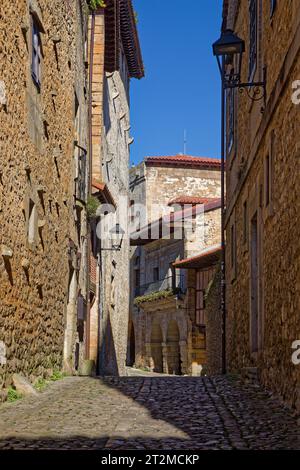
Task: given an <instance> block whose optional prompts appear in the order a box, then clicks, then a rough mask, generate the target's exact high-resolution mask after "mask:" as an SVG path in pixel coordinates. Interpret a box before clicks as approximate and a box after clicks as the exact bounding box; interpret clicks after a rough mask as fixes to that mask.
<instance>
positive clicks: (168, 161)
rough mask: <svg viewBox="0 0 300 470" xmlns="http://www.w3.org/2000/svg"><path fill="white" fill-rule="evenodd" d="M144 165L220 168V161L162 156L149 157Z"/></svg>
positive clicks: (183, 156) (204, 158)
mask: <svg viewBox="0 0 300 470" xmlns="http://www.w3.org/2000/svg"><path fill="white" fill-rule="evenodd" d="M145 164H146V165H151V166H152V165H168V166H173V165H174V166H178V165H183V166H195V167H202V168H203V167H205V168H206V167H213V168H218V169H220V168H221V160H220V159H218V158H208V157H193V156H190V155H163V156H153V157H152V156H149V157H146V158H145Z"/></svg>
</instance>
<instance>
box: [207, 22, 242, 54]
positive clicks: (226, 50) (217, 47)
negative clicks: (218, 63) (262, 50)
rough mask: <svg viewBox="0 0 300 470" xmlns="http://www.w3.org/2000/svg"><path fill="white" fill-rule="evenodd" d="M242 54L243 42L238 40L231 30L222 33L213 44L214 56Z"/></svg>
mask: <svg viewBox="0 0 300 470" xmlns="http://www.w3.org/2000/svg"><path fill="white" fill-rule="evenodd" d="M243 52H245V41H244V40H243V39H241V38H239V37H238V36H237V35H236V34H235V33H234V32H233V31H232V30H231V29H227V30H226V31H224V32H223V33H222V35H221V37H220V39H218V40H217V41H216V42H215V43H214V44H213V53H214V55H215V56H226V55H233V54H242V53H243Z"/></svg>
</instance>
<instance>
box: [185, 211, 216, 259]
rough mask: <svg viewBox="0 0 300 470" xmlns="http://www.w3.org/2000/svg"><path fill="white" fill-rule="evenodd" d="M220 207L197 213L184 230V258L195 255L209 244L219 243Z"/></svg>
mask: <svg viewBox="0 0 300 470" xmlns="http://www.w3.org/2000/svg"><path fill="white" fill-rule="evenodd" d="M220 231H221V209H214V210H211V211H208V212H203V213H202V214H199V215H197V217H196V218H195V221H194V223H193V225H192V226H191V227H187V229H186V230H185V242H184V249H185V254H184V257H185V258H190V257H192V256H196V255H198V254H199V253H201V251H203V250H205V249H207V248H209V247H210V246H214V245H218V244H220Z"/></svg>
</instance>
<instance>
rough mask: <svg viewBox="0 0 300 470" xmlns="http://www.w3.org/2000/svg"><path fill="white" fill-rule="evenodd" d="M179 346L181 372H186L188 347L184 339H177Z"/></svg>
mask: <svg viewBox="0 0 300 470" xmlns="http://www.w3.org/2000/svg"><path fill="white" fill-rule="evenodd" d="M179 347H180V360H181V373H182V374H183V375H185V374H188V367H189V365H188V348H187V343H186V341H179Z"/></svg>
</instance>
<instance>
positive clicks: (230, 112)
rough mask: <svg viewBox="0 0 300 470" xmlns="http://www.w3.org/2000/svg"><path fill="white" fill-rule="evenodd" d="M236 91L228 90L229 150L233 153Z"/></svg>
mask: <svg viewBox="0 0 300 470" xmlns="http://www.w3.org/2000/svg"><path fill="white" fill-rule="evenodd" d="M234 111H235V110H234V90H233V89H232V88H231V89H230V90H228V133H227V150H228V152H230V151H231V149H232V146H233V142H234V118H235V116H234V115H235V112H234Z"/></svg>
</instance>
